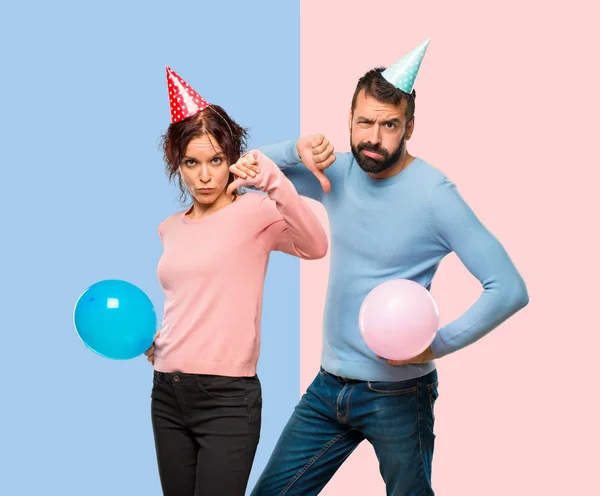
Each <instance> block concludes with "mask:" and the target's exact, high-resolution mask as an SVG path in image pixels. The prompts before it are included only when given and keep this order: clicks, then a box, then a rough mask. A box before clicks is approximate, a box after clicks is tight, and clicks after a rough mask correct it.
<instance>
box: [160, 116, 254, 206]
mask: <svg viewBox="0 0 600 496" xmlns="http://www.w3.org/2000/svg"><path fill="white" fill-rule="evenodd" d="M202 136H209V137H211V138H214V139H215V140H216V141H217V143H218V144H219V147H221V150H223V153H224V154H225V156H226V157H227V162H228V163H229V165H233V164H235V163H236V162H237V161H238V160H239V158H240V157H241V155H242V153H244V151H245V149H246V145H247V140H248V130H247V129H246V128H243V127H241V126H240V125H239V124H238V123H237V122H235V121H234V120H233V119H232V118H231V117H229V115H227V112H225V110H223V108H221V107H220V106H219V105H210V106H208V107H206V108H205V109H204V110H202V111H201V112H199V113H197V114H195V115H192V116H190V117H187V118H186V119H183V120H181V121H179V122H176V123H174V124H171V125H170V126H169V129H167V132H166V133H165V134H164V135H163V136H162V138H161V145H162V150H163V158H164V162H165V169H166V173H167V176H168V178H169V181H173V180H174V179H177V182H178V186H179V191H180V200H181V202H182V203H184V202H185V201H186V200H187V199H188V198H189V192H188V190H187V188H186V187H185V184H184V183H183V180H182V179H181V175H180V174H179V166H180V165H181V161H182V159H183V157H184V156H185V151H186V149H187V146H188V144H189V142H190V141H191V140H192V139H194V138H200V137H202ZM234 179H235V177H234V174H233V173H230V174H229V180H228V181H227V186H229V184H231V182H232V181H233V180H234ZM239 194H240V193H239V192H238V191H235V192H234V196H237V195H239Z"/></svg>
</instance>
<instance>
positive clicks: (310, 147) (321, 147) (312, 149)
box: [296, 134, 335, 193]
mask: <svg viewBox="0 0 600 496" xmlns="http://www.w3.org/2000/svg"><path fill="white" fill-rule="evenodd" d="M296 151H297V152H298V156H299V157H300V160H302V163H303V164H304V165H305V166H306V168H307V169H308V170H309V171H311V172H312V173H313V174H314V175H315V176H316V177H317V179H318V180H319V182H320V183H321V187H322V188H323V191H324V192H325V193H329V192H330V191H331V183H330V182H329V179H328V178H327V176H326V175H325V173H324V172H323V170H325V169H327V167H329V166H330V165H331V164H333V162H335V154H334V148H333V145H332V144H331V143H330V142H329V140H328V139H327V138H325V136H323V135H322V134H313V135H311V136H305V137H303V138H300V139H299V140H298V141H297V142H296Z"/></svg>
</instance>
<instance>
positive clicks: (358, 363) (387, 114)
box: [232, 50, 528, 496]
mask: <svg viewBox="0 0 600 496" xmlns="http://www.w3.org/2000/svg"><path fill="white" fill-rule="evenodd" d="M421 53H423V50H422V52H421ZM410 55H411V56H413V59H414V52H413V53H411V54H410ZM403 60H404V59H403ZM419 64H420V62H419ZM414 65H415V64H414V62H413V63H412V65H411V68H410V69H409V70H411V71H412V80H409V81H408V83H407V80H406V77H405V76H406V72H405V73H404V76H402V77H397V78H396V79H394V77H393V72H394V70H396V72H398V71H397V69H398V67H392V68H391V70H388V71H387V72H384V71H383V69H382V68H377V69H373V70H371V71H369V72H367V73H366V74H365V75H364V76H363V77H362V78H361V79H360V80H359V82H358V85H357V87H356V91H355V94H354V97H353V99H352V106H351V111H350V117H349V129H350V142H351V149H352V153H336V154H333V147H332V146H331V145H330V144H329V142H328V141H327V140H326V139H324V137H323V136H317V137H314V136H312V137H306V138H302V139H300V140H299V141H298V142H286V143H282V144H279V145H272V146H266V147H263V148H262V151H263V152H264V153H265V154H266V155H267V156H269V157H270V158H272V159H273V161H275V162H276V163H277V164H278V165H279V166H280V167H281V168H282V170H283V171H284V173H285V175H286V176H287V177H288V178H289V179H290V180H291V181H292V182H293V184H294V186H295V187H296V188H297V190H298V192H299V193H300V194H302V195H306V196H308V197H310V198H313V199H315V200H318V201H320V202H322V204H323V205H324V206H325V208H326V210H327V213H328V216H329V222H330V229H331V259H330V274H329V283H328V290H327V298H326V307H325V315H324V339H323V350H322V359H321V370H320V371H319V373H318V375H317V377H316V378H315V380H314V381H313V383H312V384H311V385H310V386H309V388H308V390H307V391H306V393H305V394H304V395H303V397H302V399H301V400H300V402H299V404H298V405H297V407H296V409H295V411H294V413H293V414H292V416H291V418H290V420H289V422H288V424H287V426H286V427H285V429H284V431H283V433H282V434H281V437H280V439H279V442H278V444H277V446H276V447H275V449H274V452H273V454H272V456H271V459H270V461H269V462H268V465H267V467H266V468H265V470H264V472H263V474H262V476H261V477H260V479H259V481H258V482H257V484H256V487H255V488H254V491H253V493H252V495H253V496H275V495H284V494H285V495H287V496H292V495H302V496H309V495H313V494H318V493H319V492H320V491H321V489H322V488H323V487H324V486H325V485H326V484H327V482H328V481H329V480H330V478H331V477H332V476H333V474H334V473H335V472H336V470H337V469H338V468H339V467H340V465H341V464H342V463H343V462H344V460H345V459H346V458H347V457H348V456H349V455H350V454H351V453H352V451H353V450H354V449H355V448H356V447H357V446H358V444H359V443H360V442H362V441H363V440H365V439H366V440H367V441H369V442H370V443H371V444H372V445H373V447H374V450H375V453H376V455H377V458H378V460H379V464H380V471H381V474H382V476H383V478H384V480H385V484H386V488H387V494H388V495H396V496H412V495H415V496H416V495H432V494H434V493H433V489H432V488H431V462H432V457H433V446H434V432H433V426H434V415H433V409H434V403H435V400H436V398H437V396H438V389H437V383H438V381H437V371H436V367H435V362H434V359H438V358H442V357H444V356H445V355H447V354H449V353H453V352H456V351H457V350H460V349H462V348H464V347H466V346H468V345H470V344H472V343H474V342H475V341H477V340H478V339H480V338H481V337H483V336H484V335H485V334H486V333H488V332H489V331H490V330H492V329H493V328H495V327H497V326H498V325H499V324H501V323H502V322H503V321H505V320H506V319H507V318H509V317H510V316H511V315H513V314H514V313H516V312H517V311H518V310H519V309H521V308H522V307H524V306H525V305H526V304H527V303H528V295H527V290H526V287H525V284H524V282H523V280H522V278H521V277H520V275H519V273H518V272H517V270H516V268H515V267H514V265H513V263H512V262H511V260H510V259H509V257H508V255H507V254H506V252H505V251H504V249H503V247H502V246H501V244H500V243H499V242H498V241H497V240H496V238H495V237H494V236H493V235H492V234H491V233H490V232H489V231H488V230H487V229H486V228H485V227H484V226H483V224H482V223H481V222H480V221H479V220H478V218H477V217H476V216H475V214H474V213H473V212H472V210H471V209H470V208H469V206H468V205H467V204H466V203H465V201H464V200H463V199H462V198H461V196H460V194H459V193H458V191H457V189H456V187H455V186H454V184H453V183H452V182H450V181H449V180H448V179H447V178H446V177H445V176H444V175H443V174H442V173H441V172H440V171H439V170H437V169H436V168H434V167H432V166H431V165H429V164H428V163H426V162H425V161H424V160H422V159H420V158H416V157H413V156H411V155H410V154H409V152H408V150H407V147H406V143H407V142H408V140H410V138H411V135H412V133H413V131H414V126H415V120H414V111H415V93H414V91H413V90H412V82H414V77H415V76H416V70H414V69H413V68H414ZM400 72H402V71H400ZM390 73H391V74H392V75H391V76H390ZM409 76H410V74H409ZM409 79H410V78H409ZM390 81H400V82H399V83H398V84H397V85H394V84H393V83H392V82H390ZM400 88H404V90H402V89H400ZM302 162H303V164H305V165H303V164H302ZM238 171H239V172H241V173H246V174H255V173H257V172H256V166H255V164H253V162H252V160H251V159H247V160H246V161H245V163H244V165H241V166H240V168H239V169H238ZM258 173H260V171H259V172H258ZM232 187H235V186H234V185H232ZM451 252H455V253H456V254H457V255H458V257H459V258H460V260H461V261H462V262H463V263H464V264H465V266H466V267H467V268H468V270H469V271H470V272H471V273H472V274H473V275H474V276H475V277H477V278H478V279H479V281H480V282H481V284H482V286H483V293H482V294H481V296H480V298H479V299H478V300H477V301H476V302H475V303H474V304H473V305H472V306H471V307H470V308H469V309H468V310H467V311H466V312H465V313H464V314H463V315H462V316H461V317H460V318H458V319H457V320H455V321H454V322H451V323H450V324H448V325H447V326H445V327H443V328H442V329H440V330H439V332H438V333H437V335H436V337H435V339H434V341H433V343H432V344H431V346H430V347H429V348H428V349H427V350H426V351H424V352H423V353H422V354H421V355H419V356H417V357H415V358H414V359H411V360H407V361H405V362H393V361H386V360H384V359H381V358H379V357H378V356H376V355H375V354H374V353H373V352H372V351H371V350H370V349H369V348H368V347H367V346H366V344H365V342H364V340H363V339H362V337H361V335H360V330H359V326H358V315H359V310H360V307H361V304H362V302H363V300H364V298H365V297H366V296H367V294H368V293H369V291H371V290H372V289H373V288H374V287H376V286H377V285H378V284H380V283H382V282H384V281H387V280H390V279H410V280H413V281H416V282H418V283H420V284H422V285H423V286H424V287H426V288H427V289H429V288H430V286H431V281H432V278H433V276H434V274H435V272H436V270H437V267H438V265H439V263H440V261H441V260H442V259H443V258H444V257H445V256H446V255H448V254H449V253H451Z"/></svg>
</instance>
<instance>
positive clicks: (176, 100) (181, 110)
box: [167, 66, 208, 124]
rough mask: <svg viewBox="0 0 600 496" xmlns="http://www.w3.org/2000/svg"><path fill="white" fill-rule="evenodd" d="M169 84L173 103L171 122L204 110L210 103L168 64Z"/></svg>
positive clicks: (170, 100) (170, 99)
mask: <svg viewBox="0 0 600 496" xmlns="http://www.w3.org/2000/svg"><path fill="white" fill-rule="evenodd" d="M167 85H168V88H169V103H170V105H171V123H173V124H174V123H176V122H179V121H181V120H183V119H185V118H186V117H190V116H192V115H195V114H197V113H198V112H202V111H203V110H204V109H205V108H206V107H208V103H207V102H206V100H204V98H202V97H201V96H200V95H199V94H198V93H197V92H196V91H195V90H194V89H193V88H192V87H191V86H190V85H189V84H187V83H186V82H185V81H184V80H183V79H181V77H179V75H178V74H177V73H176V72H175V71H174V70H173V69H171V68H170V67H169V66H167Z"/></svg>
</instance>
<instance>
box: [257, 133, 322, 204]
mask: <svg viewBox="0 0 600 496" xmlns="http://www.w3.org/2000/svg"><path fill="white" fill-rule="evenodd" d="M259 150H260V151H261V152H262V153H263V154H265V155H266V156H268V157H269V158H270V159H271V160H272V161H273V162H274V163H276V164H277V165H278V166H279V168H280V169H281V171H282V172H283V173H284V174H285V176H286V177H287V178H288V179H289V180H290V181H291V182H292V184H293V185H294V187H295V188H296V191H297V192H298V193H299V194H300V195H302V196H306V197H308V198H312V199H313V200H316V201H318V202H320V201H321V200H322V199H323V195H324V192H323V188H322V187H321V183H320V182H319V180H318V179H317V178H316V177H315V175H314V174H313V173H312V172H311V171H309V170H308V169H307V168H306V166H305V165H304V164H303V163H302V161H301V160H300V157H298V152H297V150H296V141H284V142H282V143H277V144H274V145H265V146H262V147H260V148H259ZM325 175H327V169H326V170H325Z"/></svg>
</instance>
